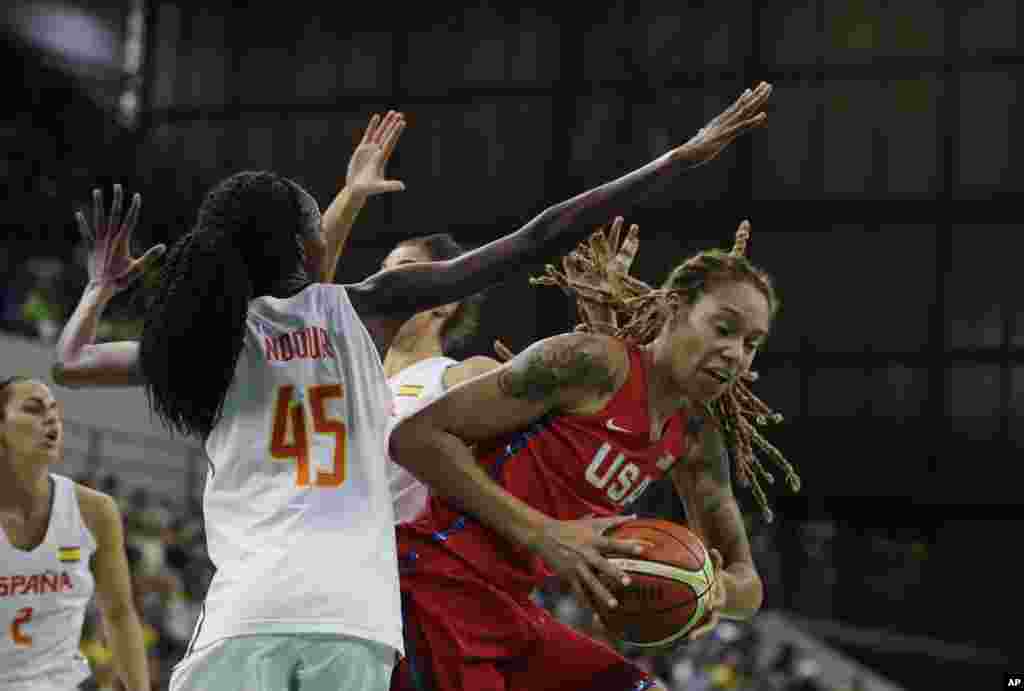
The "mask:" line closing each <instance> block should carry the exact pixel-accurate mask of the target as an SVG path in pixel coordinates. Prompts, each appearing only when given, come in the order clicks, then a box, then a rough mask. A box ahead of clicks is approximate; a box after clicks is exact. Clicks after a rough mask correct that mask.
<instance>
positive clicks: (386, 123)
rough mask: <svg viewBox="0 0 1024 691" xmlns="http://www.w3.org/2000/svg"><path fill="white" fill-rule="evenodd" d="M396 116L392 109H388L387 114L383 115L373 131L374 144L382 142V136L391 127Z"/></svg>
mask: <svg viewBox="0 0 1024 691" xmlns="http://www.w3.org/2000/svg"><path fill="white" fill-rule="evenodd" d="M397 116H398V114H397V113H396V112H395V111H393V110H389V111H388V114H387V115H385V116H384V120H383V122H381V123H380V127H378V128H377V131H376V132H374V142H375V143H376V144H382V143H383V142H384V137H385V135H386V134H387V133H388V130H390V129H391V126H392V125H393V124H394V122H395V118H396V117H397Z"/></svg>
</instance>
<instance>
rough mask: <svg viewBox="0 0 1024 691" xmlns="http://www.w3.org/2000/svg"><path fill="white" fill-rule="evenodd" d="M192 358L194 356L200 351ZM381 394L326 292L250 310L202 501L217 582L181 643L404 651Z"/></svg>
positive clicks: (258, 303) (341, 309) (265, 301)
mask: <svg viewBox="0 0 1024 691" xmlns="http://www.w3.org/2000/svg"><path fill="white" fill-rule="evenodd" d="M197 357H202V355H201V351H198V354H197ZM391 408H392V400H391V392H390V391H389V390H388V386H387V380H386V379H385V377H384V369H383V367H382V365H381V361H380V356H379V354H378V352H377V349H376V346H375V345H374V343H373V341H372V339H371V338H370V335H369V333H368V332H367V330H366V327H365V326H364V325H363V323H362V321H361V320H360V319H359V317H358V315H357V314H356V312H355V309H354V308H353V307H352V303H351V302H350V301H349V298H348V295H347V293H346V292H345V289H344V288H343V287H341V286H337V285H327V284H314V285H311V286H308V287H307V288H305V289H304V290H302V291H301V292H299V293H298V294H296V295H294V296H293V297H291V298H287V299H277V298H273V297H260V298H257V299H255V300H253V301H252V302H251V303H249V315H248V319H247V330H246V335H245V345H244V347H243V349H242V352H241V355H240V357H239V360H238V365H237V367H236V368H235V376H234V380H233V381H232V383H231V386H230V389H229V391H228V394H227V397H226V400H225V403H224V410H223V417H222V418H221V420H220V421H219V422H218V423H217V425H216V426H215V428H214V430H213V432H212V433H211V435H210V437H209V438H208V439H207V441H206V453H207V456H208V459H209V462H210V467H209V468H208V469H207V478H206V488H205V491H204V496H203V508H204V520H205V523H206V537H207V546H208V549H209V554H210V559H211V560H212V561H213V564H214V566H215V567H216V569H217V570H216V574H215V575H214V578H213V582H212V583H211V584H210V588H209V591H208V593H207V596H206V602H205V603H204V606H203V610H202V612H201V614H200V617H199V620H198V621H197V623H196V630H195V632H194V633H193V636H192V640H191V641H190V644H189V653H191V652H192V651H193V650H197V649H199V648H202V647H205V646H207V645H209V644H211V643H213V642H215V641H218V640H220V639H223V638H228V637H233V636H244V635H252V634H282V633H285V634H331V635H344V636H353V637H356V638H363V639H367V640H371V641H376V642H378V643H382V644H384V645H387V646H390V647H391V648H394V649H395V650H397V651H399V652H402V631H401V609H400V604H399V591H398V566H397V558H396V554H395V533H394V527H393V522H394V518H393V517H394V513H393V510H392V507H391V497H390V495H389V493H388V478H387V461H386V459H387V452H386V448H385V444H386V440H387V431H388V425H389V424H390V413H391Z"/></svg>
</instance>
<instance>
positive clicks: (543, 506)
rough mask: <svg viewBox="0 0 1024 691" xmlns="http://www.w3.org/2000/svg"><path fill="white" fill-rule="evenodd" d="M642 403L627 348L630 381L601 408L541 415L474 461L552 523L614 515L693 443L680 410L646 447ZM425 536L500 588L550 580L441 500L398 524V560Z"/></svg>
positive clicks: (636, 354)
mask: <svg viewBox="0 0 1024 691" xmlns="http://www.w3.org/2000/svg"><path fill="white" fill-rule="evenodd" d="M647 407H648V402H647V376H646V369H645V367H644V364H643V360H642V354H641V351H640V349H638V348H635V347H630V348H629V375H628V377H627V379H626V381H625V383H624V384H623V385H622V387H621V388H620V389H619V390H618V391H617V392H616V393H615V395H614V396H613V397H612V399H611V400H610V401H609V402H608V403H607V405H605V407H604V408H603V409H602V410H601V411H600V412H598V413H596V414H593V415H558V416H547V417H545V418H542V419H540V420H538V421H536V422H535V423H534V424H533V425H531V426H530V427H529V428H528V429H525V430H521V431H519V432H516V433H514V434H512V435H509V436H508V437H505V438H503V439H501V440H500V441H499V443H498V444H496V445H494V446H490V447H489V448H488V449H487V450H484V451H483V452H478V460H479V462H480V463H481V464H482V465H484V466H485V467H486V468H488V470H489V471H490V472H491V475H492V477H494V478H495V480H496V481H498V482H499V483H500V484H501V485H502V487H504V488H505V490H506V491H508V492H510V493H511V494H513V495H515V496H516V497H518V498H519V499H521V500H523V501H525V502H526V503H528V504H530V505H531V506H533V507H534V508H536V509H538V510H540V511H542V512H543V513H545V514H547V515H549V516H552V517H553V518H557V519H559V520H574V519H578V518H583V517H585V516H614V515H618V514H620V513H622V512H623V510H624V509H625V508H626V507H627V506H628V505H629V504H631V503H632V502H633V501H635V500H636V499H637V498H638V497H639V496H640V495H641V494H642V493H643V491H644V490H645V489H647V487H648V486H650V484H651V483H652V482H654V481H655V480H658V479H659V478H660V477H662V476H663V475H664V474H665V472H666V471H667V470H668V469H669V468H670V467H671V466H672V464H673V463H675V462H676V460H677V459H679V458H681V457H683V456H685V455H686V453H687V451H688V448H689V446H690V437H689V435H688V434H687V428H686V424H685V420H686V419H687V415H686V413H685V411H681V412H680V413H677V414H676V415H674V416H672V417H671V418H670V419H669V421H668V422H667V424H666V426H665V429H664V432H663V434H662V437H661V439H659V440H658V441H653V442H652V441H651V440H650V429H651V420H650V416H649V414H648V410H647ZM424 539H426V540H430V541H432V542H434V543H436V544H440V545H443V546H444V549H446V550H447V551H449V552H450V553H452V554H454V555H456V556H458V557H460V558H461V559H462V560H464V561H465V562H466V563H467V564H468V565H470V566H471V567H472V568H474V569H475V570H478V571H480V572H481V573H482V574H483V575H485V576H486V577H487V578H488V579H489V580H490V581H491V582H494V583H502V584H504V585H505V586H506V587H512V588H522V589H524V590H528V589H531V588H533V587H534V586H536V585H538V584H539V583H540V582H541V581H542V580H543V579H544V578H545V577H547V576H549V575H550V572H548V571H547V569H546V567H544V566H543V564H542V563H541V562H540V560H538V559H536V558H533V557H532V556H530V555H529V554H528V553H527V552H526V551H525V550H522V549H521V548H518V547H516V546H514V545H512V544H511V543H509V542H508V541H506V540H505V539H504V538H502V537H500V536H499V535H497V534H496V533H494V532H492V531H491V530H489V529H488V528H485V527H484V526H482V525H480V524H478V523H476V522H475V521H474V520H472V519H471V518H470V517H469V516H466V515H464V514H463V512H461V511H460V510H459V508H458V507H457V506H455V505H454V504H453V503H452V502H451V501H450V500H446V499H442V498H440V497H434V496H432V497H431V499H430V503H429V504H428V507H427V510H426V511H425V512H424V513H423V514H421V516H420V517H419V518H418V519H417V520H415V521H413V522H412V523H408V524H404V525H401V526H399V540H400V543H402V542H408V543H409V544H400V546H399V552H400V553H401V554H403V558H404V559H409V558H415V557H414V556H413V557H410V555H412V554H414V553H415V547H414V545H413V544H412V543H414V542H416V541H420V540H424ZM403 566H410V565H409V564H403Z"/></svg>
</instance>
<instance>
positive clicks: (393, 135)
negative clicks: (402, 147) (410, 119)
mask: <svg viewBox="0 0 1024 691" xmlns="http://www.w3.org/2000/svg"><path fill="white" fill-rule="evenodd" d="M405 125H406V123H405V120H397V121H396V122H395V126H394V128H393V129H392V130H391V131H390V132H389V133H388V136H387V138H386V139H385V140H384V161H385V162H387V161H388V160H389V159H390V158H391V153H392V152H393V151H394V150H395V144H397V143H398V138H399V137H401V136H402V132H404V131H405Z"/></svg>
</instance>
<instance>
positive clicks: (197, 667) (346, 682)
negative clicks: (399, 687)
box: [170, 634, 395, 691]
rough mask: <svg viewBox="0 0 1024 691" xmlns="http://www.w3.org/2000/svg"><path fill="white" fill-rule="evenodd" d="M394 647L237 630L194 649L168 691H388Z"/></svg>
mask: <svg viewBox="0 0 1024 691" xmlns="http://www.w3.org/2000/svg"><path fill="white" fill-rule="evenodd" d="M394 665H395V651H394V650H392V649H391V648H389V647H388V646H386V645H382V644H380V643H376V642H374V641H367V640H364V639H362V638H349V637H347V636H324V635H316V634H310V635H300V634H292V635H257V636H239V637H237V638H226V639H224V640H221V641H217V642H216V643H213V644H211V645H209V646H207V647H205V648H203V649H202V650H198V651H195V652H193V653H192V654H191V655H189V656H188V657H186V658H185V659H184V660H182V661H181V662H180V663H178V665H177V666H176V667H175V668H174V673H173V674H172V675H171V684H170V689H171V691H388V689H389V687H390V684H391V670H392V668H393V667H394Z"/></svg>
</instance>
